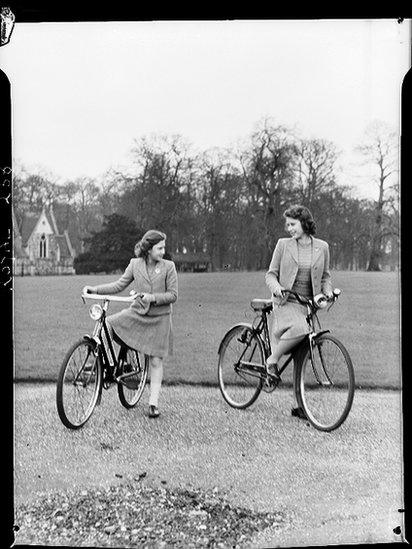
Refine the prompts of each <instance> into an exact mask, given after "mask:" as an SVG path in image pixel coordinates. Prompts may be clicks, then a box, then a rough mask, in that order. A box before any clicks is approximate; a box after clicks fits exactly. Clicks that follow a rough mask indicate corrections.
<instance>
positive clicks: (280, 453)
mask: <svg viewBox="0 0 412 549" xmlns="http://www.w3.org/2000/svg"><path fill="white" fill-rule="evenodd" d="M54 390H55V388H54V386H50V385H47V386H38V385H36V386H30V385H24V386H19V385H18V384H17V385H16V392H15V395H16V397H15V410H16V413H15V418H16V419H15V431H16V443H15V499H16V508H17V509H18V508H19V506H21V505H23V504H30V502H33V503H34V501H35V500H39V498H40V499H41V498H47V497H49V496H50V495H53V494H58V493H66V492H69V491H70V490H73V489H79V490H89V489H92V490H98V489H99V490H105V489H111V488H112V487H116V486H120V485H124V484H125V483H127V482H131V481H133V479H136V478H139V475H141V474H143V473H146V475H145V478H144V481H143V482H144V483H147V486H151V487H152V488H156V487H162V486H163V487H164V486H165V484H164V483H166V484H167V487H168V488H170V489H171V490H179V489H183V490H185V489H188V490H190V489H193V490H201V491H203V492H205V493H206V492H208V491H210V490H213V489H217V490H219V491H221V492H222V493H224V494H225V498H226V501H227V502H228V503H229V504H230V505H233V506H234V507H236V508H244V509H249V510H250V512H251V513H272V514H276V513H280V514H281V515H282V516H283V517H284V518H285V521H284V523H283V525H282V527H281V528H279V527H278V525H276V527H274V529H273V530H272V529H271V527H270V525H268V527H265V528H262V529H261V530H262V531H261V532H260V533H255V534H254V535H253V540H252V546H254V547H257V546H262V547H275V546H291V545H293V546H296V545H308V544H309V545H312V544H313V545H315V544H325V543H329V544H336V543H352V542H374V543H377V542H391V541H401V536H399V535H396V534H395V533H394V532H393V529H394V528H396V526H398V525H400V526H401V530H403V523H402V516H401V515H400V513H399V512H398V509H399V508H402V507H403V504H402V501H403V498H402V473H401V471H402V462H401V429H400V426H401V423H400V422H401V407H400V394H399V393H398V392H393V391H390V392H385V391H380V392H377V391H376V392H375V391H365V392H362V391H358V392H357V393H356V395H355V402H354V406H353V410H352V411H351V414H350V416H349V418H348V420H347V422H346V423H345V424H344V425H343V426H342V427H341V428H340V429H339V430H337V431H335V432H333V433H330V434H327V433H321V432H318V431H315V430H314V429H313V428H312V427H309V426H308V425H307V424H306V422H304V421H303V422H302V421H301V420H297V419H296V418H292V417H290V415H289V408H290V393H289V392H288V391H281V390H280V391H276V392H275V393H273V394H272V395H266V394H264V395H262V396H261V397H260V398H259V400H258V402H257V403H256V404H255V406H254V407H253V408H251V409H249V410H246V411H238V410H233V409H231V408H229V407H228V406H227V405H226V404H225V403H224V402H223V400H222V398H221V396H220V394H219V392H218V391H217V390H216V389H212V388H198V387H187V386H185V387H166V388H165V390H164V393H163V400H162V403H161V409H162V412H163V413H162V416H161V418H159V420H156V421H152V420H149V419H148V418H147V417H146V401H144V402H143V403H142V404H141V405H139V406H138V407H137V408H136V409H133V410H130V411H127V410H125V409H123V408H122V407H121V405H120V403H119V402H118V400H117V396H116V393H115V391H114V390H113V389H112V390H110V391H108V392H107V393H105V394H104V395H103V397H104V398H103V401H102V405H101V406H100V407H99V408H98V409H97V410H96V412H95V414H94V415H93V417H92V418H91V420H90V422H89V423H88V424H86V426H85V427H84V428H83V429H81V430H80V431H76V432H73V431H69V430H67V429H65V427H63V425H62V424H61V423H60V421H59V418H58V416H57V413H56V410H55V403H54ZM144 398H147V397H144Z"/></svg>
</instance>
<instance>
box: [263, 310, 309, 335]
mask: <svg viewBox="0 0 412 549" xmlns="http://www.w3.org/2000/svg"><path fill="white" fill-rule="evenodd" d="M306 316H307V309H306V306H305V305H301V304H300V303H294V302H291V301H287V302H286V303H285V304H284V305H282V306H280V307H279V305H278V304H277V303H274V305H273V312H272V317H273V320H272V328H271V332H272V337H273V338H276V339H293V338H295V337H299V336H303V335H306V334H309V333H310V331H311V330H310V327H309V325H308V323H307V320H306Z"/></svg>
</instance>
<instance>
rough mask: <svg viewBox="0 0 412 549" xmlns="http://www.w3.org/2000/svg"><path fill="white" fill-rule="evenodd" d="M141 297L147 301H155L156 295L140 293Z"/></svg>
mask: <svg viewBox="0 0 412 549" xmlns="http://www.w3.org/2000/svg"><path fill="white" fill-rule="evenodd" d="M140 297H141V299H142V301H144V302H145V303H153V302H154V301H155V299H156V298H155V296H154V295H153V294H146V293H144V294H140Z"/></svg>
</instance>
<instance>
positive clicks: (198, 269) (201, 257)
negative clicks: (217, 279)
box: [172, 252, 212, 273]
mask: <svg viewBox="0 0 412 549" xmlns="http://www.w3.org/2000/svg"><path fill="white" fill-rule="evenodd" d="M172 259H173V261H174V262H175V265H176V269H177V270H178V271H181V272H192V273H204V272H209V271H210V270H211V268H212V262H211V260H210V256H209V255H208V254H206V253H203V252H199V253H193V252H185V253H182V252H176V253H174V254H172Z"/></svg>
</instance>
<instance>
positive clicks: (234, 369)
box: [218, 326, 264, 408]
mask: <svg viewBox="0 0 412 549" xmlns="http://www.w3.org/2000/svg"><path fill="white" fill-rule="evenodd" d="M263 357H264V354H263V350H262V348H261V344H260V341H259V340H258V339H257V338H256V336H254V335H253V334H252V332H251V330H250V329H249V328H245V327H244V326H237V327H236V328H234V329H233V330H232V331H231V332H229V334H227V335H226V336H225V339H224V343H223V345H222V349H221V352H220V355H219V367H218V373H219V385H220V389H221V391H222V394H223V397H224V398H225V400H226V401H227V402H228V403H229V404H230V405H231V406H233V407H236V408H245V407H247V406H249V405H250V404H252V403H253V402H254V401H255V400H256V398H257V397H258V395H259V393H260V390H261V387H262V380H261V377H260V376H259V374H258V372H255V371H253V370H252V369H251V368H250V366H248V364H247V363H254V364H257V365H262V364H263V361H264V358H263Z"/></svg>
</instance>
